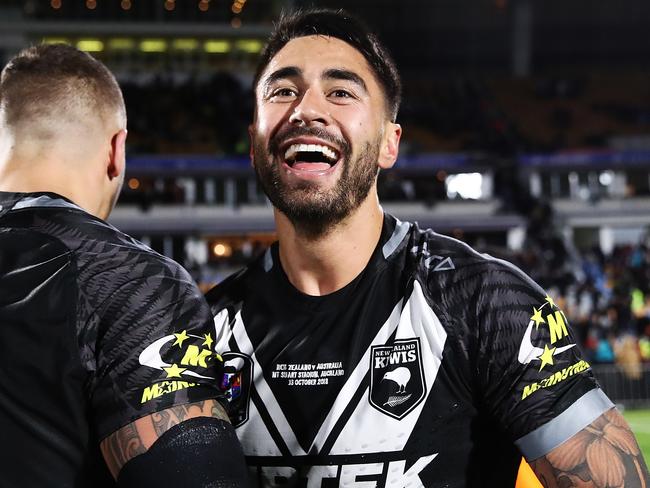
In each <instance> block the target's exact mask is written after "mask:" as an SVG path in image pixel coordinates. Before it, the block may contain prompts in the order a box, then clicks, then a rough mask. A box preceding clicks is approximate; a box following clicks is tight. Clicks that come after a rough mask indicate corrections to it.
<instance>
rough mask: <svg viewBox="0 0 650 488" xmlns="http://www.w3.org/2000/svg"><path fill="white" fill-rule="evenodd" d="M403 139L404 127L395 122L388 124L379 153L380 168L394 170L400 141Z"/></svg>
mask: <svg viewBox="0 0 650 488" xmlns="http://www.w3.org/2000/svg"><path fill="white" fill-rule="evenodd" d="M401 137H402V127H401V126H400V125H399V124H396V123H394V122H387V123H386V125H385V127H384V137H383V140H382V143H381V150H380V151H379V161H378V163H379V167H380V168H381V169H388V168H392V166H393V165H394V164H395V161H397V156H398V154H399V140H400V138H401Z"/></svg>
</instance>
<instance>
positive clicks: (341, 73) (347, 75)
mask: <svg viewBox="0 0 650 488" xmlns="http://www.w3.org/2000/svg"><path fill="white" fill-rule="evenodd" d="M323 78H325V79H329V80H344V81H351V82H352V83H354V84H356V85H359V87H360V88H361V89H363V91H364V92H366V93H368V87H367V86H366V82H365V81H363V78H361V77H360V76H359V75H358V74H356V73H355V72H354V71H349V70H347V69H340V68H331V69H328V70H326V71H324V72H323Z"/></svg>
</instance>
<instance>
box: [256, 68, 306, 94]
mask: <svg viewBox="0 0 650 488" xmlns="http://www.w3.org/2000/svg"><path fill="white" fill-rule="evenodd" d="M301 75H302V70H301V69H300V68H297V67H296V66H286V67H284V68H280V69H277V70H275V71H273V72H272V73H270V74H269V75H268V76H267V77H266V79H265V80H264V83H263V85H264V91H266V90H267V89H268V87H269V85H271V84H273V83H275V82H276V81H278V80H282V79H285V78H296V77H299V76H301Z"/></svg>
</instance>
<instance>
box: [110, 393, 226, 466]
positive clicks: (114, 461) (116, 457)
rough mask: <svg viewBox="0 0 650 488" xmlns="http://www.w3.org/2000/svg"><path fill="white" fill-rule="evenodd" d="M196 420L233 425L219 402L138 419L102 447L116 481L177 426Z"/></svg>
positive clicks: (176, 409) (184, 407)
mask: <svg viewBox="0 0 650 488" xmlns="http://www.w3.org/2000/svg"><path fill="white" fill-rule="evenodd" d="M194 417H215V418H219V419H221V420H225V421H229V420H228V416H227V414H226V412H225V411H224V409H223V407H222V406H221V405H220V404H219V403H218V402H217V401H215V400H207V401H203V402H196V403H189V404H186V405H177V406H175V407H171V408H168V409H166V410H162V411H160V412H155V413H153V414H151V415H149V416H147V417H143V418H140V419H137V420H136V421H134V422H133V423H131V424H129V425H127V426H125V427H122V428H121V429H120V430H118V431H117V432H115V433H114V434H112V435H110V436H109V437H107V438H106V439H105V440H104V441H103V442H102V444H101V450H102V454H103V455H104V459H105V460H106V464H107V465H108V468H109V470H110V471H111V473H112V474H113V476H114V477H115V478H117V474H118V473H119V471H120V469H121V468H122V466H123V465H124V464H126V463H127V462H128V461H129V460H130V459H131V458H133V457H135V456H137V455H139V454H143V453H145V452H146V451H147V449H148V448H149V446H151V444H153V443H154V442H155V441H156V440H157V439H158V438H159V437H160V436H161V435H163V434H164V433H165V432H167V431H168V430H169V429H171V428H172V427H173V426H175V425H177V424H180V423H181V422H183V421H185V420H187V419H190V418H194Z"/></svg>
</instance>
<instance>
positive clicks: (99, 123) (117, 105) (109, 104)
mask: <svg viewBox="0 0 650 488" xmlns="http://www.w3.org/2000/svg"><path fill="white" fill-rule="evenodd" d="M75 127H78V128H82V127H85V128H87V129H92V128H94V127H97V128H105V129H106V130H119V129H124V128H126V109H125V107H124V100H123V98H122V92H121V90H120V88H119V86H118V84H117V82H116V81H115V78H114V77H113V75H112V74H111V72H110V71H109V70H108V69H107V68H106V67H105V66H104V65H103V64H102V63H101V62H99V61H97V60H96V59H94V58H92V57H91V56H90V55H88V54H86V53H84V52H81V51H79V50H77V49H75V48H74V47H71V46H67V45H65V44H54V45H45V44H44V45H39V46H33V47H30V48H27V49H25V50H23V51H22V52H20V53H19V54H18V55H17V56H15V57H14V58H13V59H11V60H10V61H9V63H8V64H7V66H6V67H5V68H4V70H3V71H2V74H1V75H0V129H5V130H8V131H11V132H12V133H14V134H15V136H16V138H20V139H24V138H28V139H32V140H39V141H42V142H46V141H48V140H51V139H53V138H58V137H60V136H61V134H62V133H63V132H65V131H69V130H70V129H71V128H75Z"/></svg>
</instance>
